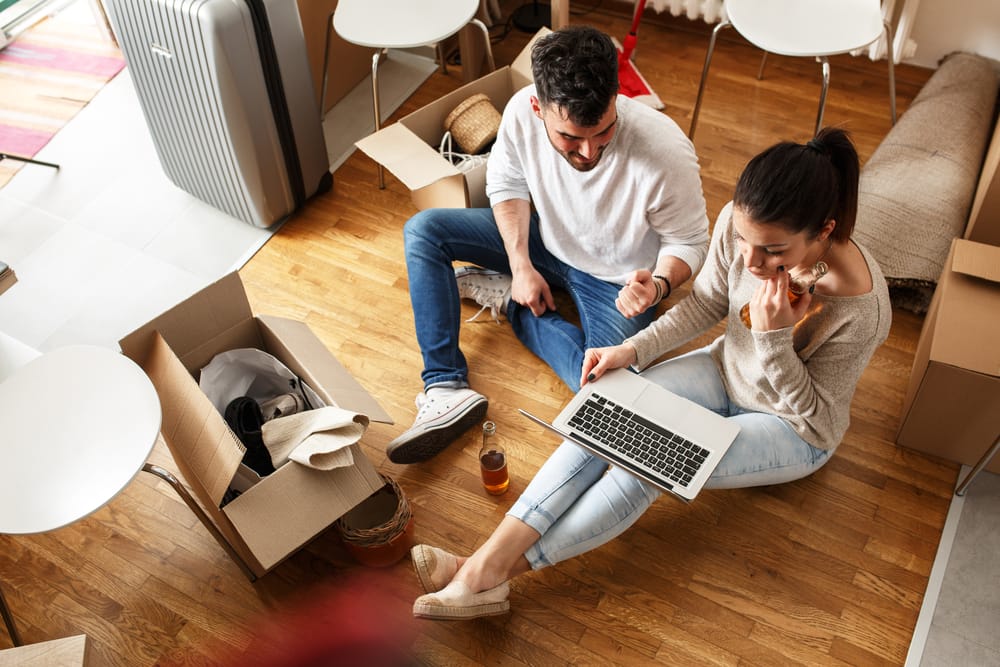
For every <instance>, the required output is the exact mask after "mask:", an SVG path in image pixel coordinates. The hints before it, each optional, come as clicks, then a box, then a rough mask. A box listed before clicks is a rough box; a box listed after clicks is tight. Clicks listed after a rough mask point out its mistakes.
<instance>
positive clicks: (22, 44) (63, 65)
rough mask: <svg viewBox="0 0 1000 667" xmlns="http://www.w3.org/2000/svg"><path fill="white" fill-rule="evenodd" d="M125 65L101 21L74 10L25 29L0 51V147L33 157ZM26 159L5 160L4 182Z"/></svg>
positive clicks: (0, 173)
mask: <svg viewBox="0 0 1000 667" xmlns="http://www.w3.org/2000/svg"><path fill="white" fill-rule="evenodd" d="M124 66H125V60H124V58H123V57H122V55H121V52H120V51H119V50H118V47H117V46H116V45H115V44H114V43H113V42H112V41H111V40H110V39H108V38H107V37H106V36H105V35H104V34H103V33H102V32H101V30H100V29H99V28H98V26H97V25H96V23H93V22H91V23H88V22H86V21H80V20H77V19H76V17H74V16H72V13H70V15H67V16H63V15H62V14H57V15H56V16H53V17H50V18H47V19H44V20H42V21H41V22H40V23H38V24H36V25H35V26H33V27H32V28H29V29H28V30H26V31H25V32H23V33H21V34H20V35H19V36H18V37H17V38H16V39H15V40H14V41H13V42H11V43H10V44H9V45H8V46H7V47H6V48H5V49H3V50H2V51H0V91H3V93H2V94H0V152H2V153H9V154H12V155H20V156H23V157H33V156H34V155H35V154H36V153H38V151H39V150H41V149H42V147H44V146H45V144H47V143H48V142H49V140H50V139H51V138H52V137H53V136H54V135H55V133H56V132H58V131H59V130H60V129H61V128H62V127H63V126H64V125H65V124H66V123H67V122H68V121H69V120H70V119H71V118H73V117H74V116H75V115H76V114H77V113H78V112H79V111H80V109H82V108H83V107H84V106H86V104H87V103H88V102H89V101H90V100H91V99H93V97H94V95H96V94H97V92H98V91H99V90H100V89H101V88H102V87H104V85H105V84H106V83H107V82H108V81H110V80H111V78H112V77H114V76H115V75H116V74H118V72H120V71H121V69H122V67H124ZM23 164H24V163H22V162H18V161H16V160H3V161H2V162H0V186H3V185H5V184H6V183H7V182H8V181H9V180H10V178H11V177H12V176H13V175H14V174H15V173H16V172H17V171H18V169H20V168H21V166H23Z"/></svg>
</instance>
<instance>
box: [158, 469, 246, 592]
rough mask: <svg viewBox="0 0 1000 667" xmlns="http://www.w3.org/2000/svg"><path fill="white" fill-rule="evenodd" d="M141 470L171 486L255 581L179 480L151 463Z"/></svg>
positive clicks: (244, 572) (224, 549) (230, 555)
mask: <svg viewBox="0 0 1000 667" xmlns="http://www.w3.org/2000/svg"><path fill="white" fill-rule="evenodd" d="M142 469H143V470H144V471H146V472H148V473H149V474H150V475H153V476H154V477H159V478H160V479H162V480H163V481H164V482H166V483H167V484H169V485H170V486H172V487H173V489H174V491H176V492H177V495H178V496H180V497H181V500H183V501H184V504H185V505H187V506H188V508H189V509H190V510H191V511H192V512H194V515H195V516H196V517H198V520H199V521H201V523H202V525H203V526H205V529H206V530H208V532H209V533H210V534H211V535H212V537H214V538H215V541H216V542H218V543H219V546H220V547H222V550H223V551H225V552H226V554H227V555H228V556H229V557H230V558H232V559H233V561H234V562H235V563H236V564H237V565H238V566H239V568H240V569H241V570H243V574H245V575H246V576H247V578H248V579H249V580H250V581H256V580H257V575H255V574H254V573H253V571H252V570H251V569H250V566H249V565H247V564H246V562H245V561H244V560H243V559H242V558H241V557H240V555H239V554H238V553H236V549H234V548H233V545H231V544H230V543H229V542H228V541H227V540H226V538H225V537H224V536H223V535H222V533H221V532H219V529H218V528H217V527H216V525H215V524H214V523H212V520H211V519H210V518H209V517H208V516H207V515H206V514H205V511H204V510H203V509H201V507H200V506H199V505H198V503H197V501H195V499H194V498H192V497H191V494H190V493H188V490H187V489H185V488H184V485H183V484H181V483H180V480H178V479H177V478H176V477H174V476H173V475H172V474H170V471H168V470H166V469H164V468H161V467H160V466H158V465H153V464H152V463H146V464H144V465H143V466H142Z"/></svg>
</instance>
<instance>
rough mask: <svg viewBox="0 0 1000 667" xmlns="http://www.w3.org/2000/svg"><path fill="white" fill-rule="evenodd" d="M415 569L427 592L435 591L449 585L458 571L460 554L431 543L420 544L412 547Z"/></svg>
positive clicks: (411, 552)
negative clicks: (449, 551)
mask: <svg viewBox="0 0 1000 667" xmlns="http://www.w3.org/2000/svg"><path fill="white" fill-rule="evenodd" d="M410 560H412V561H413V569H414V571H416V573H417V578H418V579H420V585H421V586H423V587H424V591H426V592H427V593H434V592H436V591H439V590H441V589H442V588H444V587H445V586H447V585H448V582H449V581H451V579H452V577H454V576H455V573H456V572H458V556H456V555H455V554H451V553H448V552H447V551H445V550H444V549H438V548H437V547H432V546H430V545H429V544H418V545H417V546H415V547H413V548H412V549H410Z"/></svg>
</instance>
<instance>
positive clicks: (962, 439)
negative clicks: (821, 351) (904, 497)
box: [896, 239, 1000, 472]
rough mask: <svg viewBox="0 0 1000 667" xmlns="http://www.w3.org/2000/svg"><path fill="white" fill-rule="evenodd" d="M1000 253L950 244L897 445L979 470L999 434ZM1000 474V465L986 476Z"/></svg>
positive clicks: (959, 241)
mask: <svg viewBox="0 0 1000 667" xmlns="http://www.w3.org/2000/svg"><path fill="white" fill-rule="evenodd" d="M998 333H1000V247H997V246H992V245H987V244H984V243H976V242H973V241H967V240H964V239H955V240H954V241H952V246H951V251H950V252H949V254H948V258H947V260H946V261H945V265H944V270H943V271H942V273H941V279H940V280H939V281H938V285H937V289H936V290H935V291H934V298H933V299H932V300H931V305H930V308H929V309H928V311H927V316H926V317H925V319H924V326H923V330H922V331H921V332H920V342H919V343H918V345H917V352H916V355H915V356H914V362H913V372H912V374H911V376H910V384H909V388H908V390H907V393H906V399H905V401H904V403H903V413H902V414H903V421H902V424H901V425H900V427H899V431H898V432H897V434H896V442H897V444H900V445H902V446H904V447H908V448H910V449H916V450H919V451H923V452H927V453H929V454H934V455H936V456H940V457H942V458H945V459H948V460H950V461H956V462H959V463H964V464H966V465H974V464H975V463H976V462H977V461H978V460H979V459H980V457H982V455H983V454H984V453H985V452H986V450H987V449H988V448H989V447H990V446H991V445H992V444H993V442H994V441H995V440H996V438H997V435H998V434H1000V336H998ZM987 469H988V470H991V471H993V472H1000V459H994V460H993V462H992V464H991V465H990V466H989V467H988V468H987Z"/></svg>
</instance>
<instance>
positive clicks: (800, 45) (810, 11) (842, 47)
mask: <svg viewBox="0 0 1000 667" xmlns="http://www.w3.org/2000/svg"><path fill="white" fill-rule="evenodd" d="M724 7H725V9H726V13H727V14H728V16H729V22H730V23H732V24H733V28H735V29H736V32H738V33H740V34H741V35H743V37H744V38H745V39H746V40H747V41H748V42H750V43H751V44H753V45H754V46H756V47H757V48H760V49H764V50H765V51H769V52H770V53H777V54H779V55H783V56H832V55H835V54H838V53H847V52H849V51H853V50H855V49H860V48H861V47H863V46H868V45H869V44H871V43H872V42H874V41H875V40H876V39H878V38H879V37H881V36H882V32H883V30H884V29H885V27H884V26H883V24H882V11H881V9H880V8H879V4H878V2H877V1H873V0H835V1H832V2H831V1H830V0H726V3H725V5H724Z"/></svg>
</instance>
